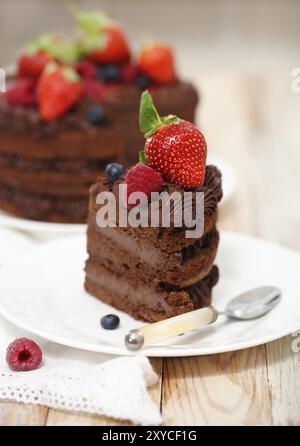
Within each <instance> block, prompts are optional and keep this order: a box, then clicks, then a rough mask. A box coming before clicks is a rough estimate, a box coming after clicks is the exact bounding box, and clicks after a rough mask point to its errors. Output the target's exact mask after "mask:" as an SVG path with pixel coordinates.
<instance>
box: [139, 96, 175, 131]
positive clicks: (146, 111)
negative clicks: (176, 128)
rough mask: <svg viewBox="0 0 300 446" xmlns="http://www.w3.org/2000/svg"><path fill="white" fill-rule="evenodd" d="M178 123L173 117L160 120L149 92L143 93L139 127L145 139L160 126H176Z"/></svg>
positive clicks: (169, 116)
mask: <svg viewBox="0 0 300 446" xmlns="http://www.w3.org/2000/svg"><path fill="white" fill-rule="evenodd" d="M179 122H180V119H179V118H177V116H175V115H168V116H165V117H162V118H161V117H160V116H159V114H158V111H157V109H156V107H155V105H154V103H153V100H152V97H151V95H150V93H149V91H144V92H143V94H142V96H141V103H140V114H139V125H140V130H141V132H142V133H144V135H145V138H149V136H152V135H154V133H156V131H157V130H158V129H159V128H160V127H161V126H162V125H166V124H171V123H175V124H178V123H179Z"/></svg>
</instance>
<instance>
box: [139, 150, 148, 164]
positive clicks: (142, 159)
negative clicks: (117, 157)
mask: <svg viewBox="0 0 300 446" xmlns="http://www.w3.org/2000/svg"><path fill="white" fill-rule="evenodd" d="M139 162H140V163H142V164H146V165H147V164H148V163H147V158H146V154H145V152H144V150H140V152H139Z"/></svg>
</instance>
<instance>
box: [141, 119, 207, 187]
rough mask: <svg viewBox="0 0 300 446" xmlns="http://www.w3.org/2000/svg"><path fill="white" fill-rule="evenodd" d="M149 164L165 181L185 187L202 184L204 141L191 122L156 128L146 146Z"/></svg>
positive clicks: (203, 175)
mask: <svg viewBox="0 0 300 446" xmlns="http://www.w3.org/2000/svg"><path fill="white" fill-rule="evenodd" d="M145 155H146V158H147V161H148V164H149V166H151V167H152V168H153V169H155V170H156V171H157V172H160V173H161V175H162V176H163V178H164V180H166V181H168V182H170V183H174V184H178V185H179V186H182V187H185V188H195V187H198V186H202V184H203V182H204V178H205V166H206V142H205V139H204V136H203V135H202V133H201V132H200V131H199V130H198V129H197V127H195V126H194V125H193V124H191V123H190V122H187V121H183V120H180V121H179V123H170V124H166V125H163V126H161V127H159V128H158V130H157V131H156V133H155V134H154V135H152V136H151V137H149V138H148V139H147V141H146V145H145Z"/></svg>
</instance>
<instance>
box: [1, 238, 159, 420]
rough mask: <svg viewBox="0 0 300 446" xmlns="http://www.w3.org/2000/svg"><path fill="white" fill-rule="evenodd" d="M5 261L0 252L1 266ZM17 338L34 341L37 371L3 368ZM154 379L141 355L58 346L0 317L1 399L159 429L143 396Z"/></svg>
mask: <svg viewBox="0 0 300 446" xmlns="http://www.w3.org/2000/svg"><path fill="white" fill-rule="evenodd" d="M3 237H5V239H6V241H5V246H6V248H7V253H9V250H10V248H11V246H13V248H14V252H15V253H16V243H15V241H16V238H15V236H14V233H13V232H10V234H9V236H8V231H7V230H5V233H4V232H3V230H2V229H0V246H2V239H3ZM16 237H18V240H19V245H20V247H21V245H22V246H23V247H24V246H25V244H26V243H24V244H22V243H21V241H20V235H19V234H17V235H16ZM9 239H10V240H11V244H10V242H9ZM5 258H6V257H5V253H4V252H3V250H2V249H1V259H0V260H1V264H2V265H3V262H4V263H5ZM7 258H8V257H7ZM0 274H1V268H0ZM0 277H1V276H0ZM0 280H1V278H0ZM18 337H29V338H30V339H34V340H35V341H36V342H37V343H38V344H39V345H40V347H41V348H42V350H43V355H44V356H43V357H44V360H43V363H42V365H41V367H40V368H39V369H38V370H34V371H31V372H13V371H11V370H10V369H9V367H8V365H7V364H6V360H5V353H6V348H7V346H8V344H9V343H10V342H11V341H12V340H14V339H15V338H18ZM112 358H113V359H112ZM157 379H158V377H157V375H156V373H155V372H154V371H153V369H152V367H151V365H150V362H149V360H148V359H147V358H145V357H143V356H136V357H111V356H107V355H101V354H97V353H90V352H85V351H81V350H76V349H71V348H67V347H62V346H59V345H57V344H54V343H52V342H48V341H45V340H42V339H40V338H37V337H36V336H33V335H32V334H30V333H26V332H25V331H23V330H21V329H18V328H16V327H14V326H13V325H11V324H10V323H8V322H7V321H5V320H4V319H3V318H2V317H0V399H2V400H13V401H17V402H22V403H31V404H42V405H45V406H49V407H51V408H55V409H65V410H69V411H76V412H87V413H91V414H101V415H106V416H109V417H113V418H117V419H123V420H130V421H132V422H133V423H134V424H141V425H159V424H161V421H162V419H161V415H160V411H159V408H158V407H157V406H156V404H155V403H154V402H153V400H152V399H151V396H150V395H149V393H148V387H150V386H152V385H154V384H155V383H156V382H157Z"/></svg>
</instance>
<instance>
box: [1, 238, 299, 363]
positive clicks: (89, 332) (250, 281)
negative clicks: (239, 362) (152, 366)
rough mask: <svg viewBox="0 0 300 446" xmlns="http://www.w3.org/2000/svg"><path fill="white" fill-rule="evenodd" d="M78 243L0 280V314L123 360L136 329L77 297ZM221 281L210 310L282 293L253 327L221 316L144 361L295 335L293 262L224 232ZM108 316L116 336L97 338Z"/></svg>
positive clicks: (56, 245) (38, 256)
mask: <svg viewBox="0 0 300 446" xmlns="http://www.w3.org/2000/svg"><path fill="white" fill-rule="evenodd" d="M85 244H86V240H85V236H84V235H80V236H75V237H67V238H63V239H62V238H61V239H57V240H56V241H52V242H48V243H44V244H43V245H40V246H38V247H34V248H32V249H31V250H30V251H29V252H28V253H27V254H26V255H23V256H21V257H20V258H18V259H16V263H15V265H14V266H13V268H9V267H7V268H4V269H3V270H2V272H0V296H1V299H0V313H1V314H2V315H3V316H4V317H5V318H6V319H7V320H9V321H10V322H12V323H13V324H15V325H16V326H18V327H20V328H23V329H24V330H26V331H29V332H32V333H35V334H37V335H39V336H41V337H44V338H46V339H49V340H51V341H54V342H57V343H59V344H63V345H67V346H71V347H76V348H80V349H85V350H91V351H97V352H103V353H111V354H120V355H128V354H129V353H128V351H127V350H126V349H125V347H123V338H124V336H125V334H126V332H128V330H131V329H133V328H136V327H138V326H140V325H142V324H141V323H140V322H137V321H135V320H133V319H132V318H131V317H129V316H128V315H126V314H124V313H122V312H118V311H115V310H114V309H112V308H111V307H109V306H107V305H105V304H103V303H101V302H100V301H99V300H97V299H95V298H93V297H91V296H89V295H88V294H87V293H85V291H84V290H83V281H84V273H83V267H84V260H85V258H86V250H85ZM216 263H217V264H218V265H219V267H220V271H221V279H220V282H219V284H218V285H217V287H216V289H215V293H214V305H215V306H216V307H217V308H218V309H223V308H224V306H225V304H226V302H228V301H229V300H230V299H231V298H232V297H234V296H235V295H236V294H237V293H240V292H242V291H245V290H247V289H249V288H251V287H256V286H260V285H269V284H271V285H275V286H278V287H280V288H281V289H282V291H283V298H282V301H281V302H280V304H279V305H278V306H277V307H276V308H275V309H274V310H273V311H272V312H271V313H269V314H268V315H266V316H264V317H262V318H260V319H256V320H254V321H245V322H241V321H232V320H230V321H229V320H227V319H226V318H225V317H224V316H221V317H220V319H219V320H218V321H217V322H216V323H215V324H213V325H211V326H208V327H205V328H203V329H199V330H196V331H194V332H191V333H189V334H186V335H184V336H180V337H177V338H175V339H174V338H173V339H172V340H168V341H167V342H164V343H162V344H161V345H157V346H155V347H152V348H151V349H150V348H149V349H147V350H145V351H144V354H147V356H191V355H204V354H212V353H220V352H226V351H232V350H239V349H242V348H246V347H252V346H255V345H259V344H263V343H265V342H268V341H271V340H274V339H277V338H280V337H282V336H285V335H287V334H290V333H292V332H294V331H296V330H298V329H299V328H300V305H299V298H300V296H299V289H300V277H299V270H300V255H298V254H297V253H294V252H293V251H290V250H289V249H287V248H284V247H281V246H278V245H276V244H273V243H270V242H267V241H263V240H259V239H255V238H252V237H249V236H246V235H238V234H234V233H229V232H223V233H222V235H221V243H220V249H219V255H218V259H217V262H216ZM110 312H114V313H117V314H119V316H120V319H121V325H120V328H119V329H117V330H115V331H106V330H103V329H102V328H101V327H100V325H99V320H100V317H102V316H103V315H105V314H107V313H110Z"/></svg>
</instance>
